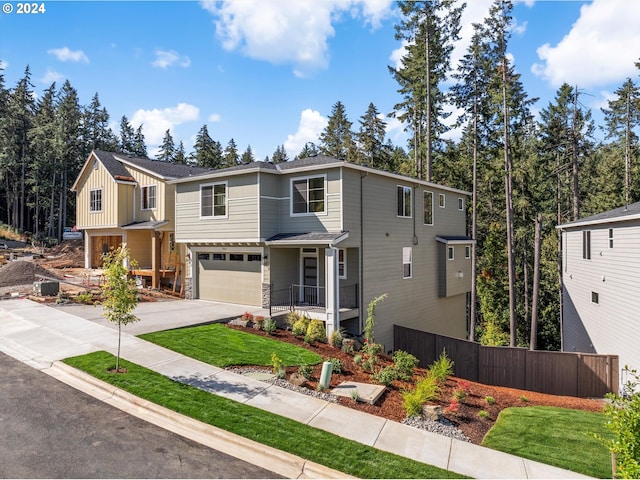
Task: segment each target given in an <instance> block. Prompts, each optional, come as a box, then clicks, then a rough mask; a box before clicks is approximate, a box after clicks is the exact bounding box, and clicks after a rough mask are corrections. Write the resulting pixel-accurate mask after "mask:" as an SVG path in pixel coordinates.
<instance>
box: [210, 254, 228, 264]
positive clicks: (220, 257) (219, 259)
mask: <svg viewBox="0 0 640 480" xmlns="http://www.w3.org/2000/svg"><path fill="white" fill-rule="evenodd" d="M213 259H214V260H215V261H216V262H224V261H226V260H227V254H226V253H214V254H213Z"/></svg>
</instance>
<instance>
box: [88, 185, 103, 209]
mask: <svg viewBox="0 0 640 480" xmlns="http://www.w3.org/2000/svg"><path fill="white" fill-rule="evenodd" d="M89 211H90V212H101V211H102V189H101V188H97V189H95V190H90V191H89Z"/></svg>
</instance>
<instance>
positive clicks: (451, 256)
mask: <svg viewBox="0 0 640 480" xmlns="http://www.w3.org/2000/svg"><path fill="white" fill-rule="evenodd" d="M454 259H455V251H454V249H453V247H447V260H454Z"/></svg>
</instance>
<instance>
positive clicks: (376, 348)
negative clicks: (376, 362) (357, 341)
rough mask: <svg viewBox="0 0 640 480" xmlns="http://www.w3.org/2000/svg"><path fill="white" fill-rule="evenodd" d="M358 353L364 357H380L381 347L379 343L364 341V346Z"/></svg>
mask: <svg viewBox="0 0 640 480" xmlns="http://www.w3.org/2000/svg"><path fill="white" fill-rule="evenodd" d="M360 351H361V352H362V353H363V354H364V355H371V356H376V355H380V354H381V353H382V345H381V344H379V343H373V342H369V341H367V340H365V341H364V345H363V346H362V348H361V349H360Z"/></svg>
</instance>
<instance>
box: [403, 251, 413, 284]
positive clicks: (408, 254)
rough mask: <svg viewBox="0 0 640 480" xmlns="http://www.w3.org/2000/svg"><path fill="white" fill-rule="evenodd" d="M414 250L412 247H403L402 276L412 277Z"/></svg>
mask: <svg viewBox="0 0 640 480" xmlns="http://www.w3.org/2000/svg"><path fill="white" fill-rule="evenodd" d="M412 257H413V252H412V248H411V247H402V278H411V277H412V276H413V272H412V262H413V258H412Z"/></svg>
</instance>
